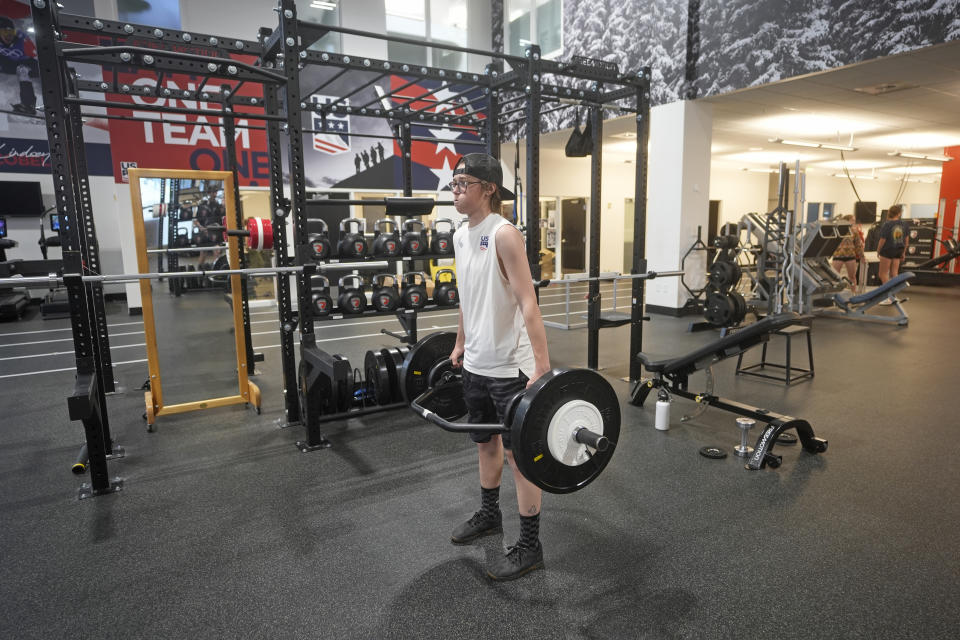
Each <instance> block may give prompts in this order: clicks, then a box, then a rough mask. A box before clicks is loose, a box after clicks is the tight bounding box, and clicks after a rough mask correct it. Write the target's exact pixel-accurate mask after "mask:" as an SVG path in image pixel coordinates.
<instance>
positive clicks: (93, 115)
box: [0, 111, 266, 131]
mask: <svg viewBox="0 0 960 640" xmlns="http://www.w3.org/2000/svg"><path fill="white" fill-rule="evenodd" d="M0 113H7V112H4V111H0ZM9 113H13V112H12V111H10V112H9ZM17 115H20V114H17ZM221 116H227V117H230V116H234V117H238V118H242V117H243V116H242V115H238V114H230V113H225V114H221ZM34 117H42V116H34ZM80 117H81V118H105V119H107V120H129V121H131V122H155V123H157V124H178V123H180V124H182V122H181V121H177V120H160V119H157V118H134V117H132V116H121V115H113V114H109V113H81V114H80ZM187 124H191V123H189V122H188V123H187ZM201 124H203V125H205V126H208V127H223V126H225V125H224V124H223V123H222V122H204V123H201ZM233 126H234V128H235V129H250V130H252V131H265V130H266V127H254V126H251V125H242V124H235V125H233Z"/></svg>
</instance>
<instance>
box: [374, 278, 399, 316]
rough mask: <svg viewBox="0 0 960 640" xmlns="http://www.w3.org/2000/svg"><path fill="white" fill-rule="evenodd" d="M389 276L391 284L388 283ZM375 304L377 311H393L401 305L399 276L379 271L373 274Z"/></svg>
mask: <svg viewBox="0 0 960 640" xmlns="http://www.w3.org/2000/svg"><path fill="white" fill-rule="evenodd" d="M388 278H389V279H390V284H387V283H386V280H387V279H388ZM373 306H374V307H375V308H376V309H377V311H393V310H394V309H396V308H397V307H399V306H400V292H399V291H397V276H395V275H393V274H392V273H378V274H377V275H375V276H373Z"/></svg>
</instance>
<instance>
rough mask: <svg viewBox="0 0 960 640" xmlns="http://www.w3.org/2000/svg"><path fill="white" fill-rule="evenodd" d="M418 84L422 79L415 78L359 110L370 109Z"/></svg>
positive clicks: (360, 107)
mask: <svg viewBox="0 0 960 640" xmlns="http://www.w3.org/2000/svg"><path fill="white" fill-rule="evenodd" d="M346 71H347V70H346V69H344V70H343V72H344V73H346ZM418 82H420V78H414V79H413V80H411V81H409V82H407V83H405V84H402V85H400V86H399V87H397V88H396V89H394V90H392V91H389V92H387V93H385V94H383V95H382V96H377V97H376V98H375V99H373V100H371V101H370V102H367V103H366V104H362V105H360V106H359V107H357V108H358V109H366V108H367V107H369V106H370V105H374V104H377V103H378V102H380V101H381V100H383V99H385V98H392V97H393V96H394V94H397V93H399V92H401V91H403V90H404V89H406V88H407V87H409V86H411V85H414V84H417V83H418Z"/></svg>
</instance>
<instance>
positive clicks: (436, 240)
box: [430, 218, 454, 256]
mask: <svg viewBox="0 0 960 640" xmlns="http://www.w3.org/2000/svg"><path fill="white" fill-rule="evenodd" d="M441 223H442V224H444V225H445V226H446V227H448V228H447V230H446V231H441V230H440V229H439V228H438V227H439V226H440V224H441ZM453 229H454V226H453V220H451V219H450V218H440V219H438V220H434V221H433V228H432V229H431V230H430V235H431V236H432V240H431V242H430V250H431V251H432V252H433V253H436V254H438V255H441V256H445V255H449V254H451V253H453Z"/></svg>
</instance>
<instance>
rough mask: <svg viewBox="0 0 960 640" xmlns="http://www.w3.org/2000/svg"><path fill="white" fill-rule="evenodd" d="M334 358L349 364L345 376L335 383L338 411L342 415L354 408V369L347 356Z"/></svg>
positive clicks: (345, 369) (338, 355)
mask: <svg viewBox="0 0 960 640" xmlns="http://www.w3.org/2000/svg"><path fill="white" fill-rule="evenodd" d="M333 357H334V359H336V360H343V361H344V362H346V363H347V366H346V367H344V368H343V373H344V374H343V376H340V377H338V378H337V379H336V380H334V381H333V386H334V389H333V394H334V396H335V397H336V399H337V411H338V412H340V413H342V412H344V411H349V410H350V408H351V407H353V383H354V380H353V368H352V367H351V366H350V361H349V360H348V359H347V357H346V356H342V355H340V354H339V353H338V354H334V356H333Z"/></svg>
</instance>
